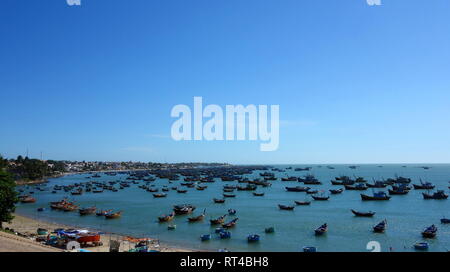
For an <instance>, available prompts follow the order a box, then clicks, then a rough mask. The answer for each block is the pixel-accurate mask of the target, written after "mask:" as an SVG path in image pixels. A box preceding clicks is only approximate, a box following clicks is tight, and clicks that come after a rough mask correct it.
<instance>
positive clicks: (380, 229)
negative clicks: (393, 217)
mask: <svg viewBox="0 0 450 272" xmlns="http://www.w3.org/2000/svg"><path fill="white" fill-rule="evenodd" d="M386 227H387V220H386V219H384V220H383V221H381V222H380V223H378V224H377V225H375V227H373V231H374V232H377V233H382V232H384V231H385V230H386Z"/></svg>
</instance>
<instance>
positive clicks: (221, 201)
mask: <svg viewBox="0 0 450 272" xmlns="http://www.w3.org/2000/svg"><path fill="white" fill-rule="evenodd" d="M213 201H214V203H225V199H219V198H214V199H213Z"/></svg>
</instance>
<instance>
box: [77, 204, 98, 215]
mask: <svg viewBox="0 0 450 272" xmlns="http://www.w3.org/2000/svg"><path fill="white" fill-rule="evenodd" d="M96 210H97V208H96V207H95V206H94V207H89V208H84V209H79V210H78V212H79V213H80V215H89V214H94V213H95V211H96Z"/></svg>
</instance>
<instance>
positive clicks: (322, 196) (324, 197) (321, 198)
mask: <svg viewBox="0 0 450 272" xmlns="http://www.w3.org/2000/svg"><path fill="white" fill-rule="evenodd" d="M311 197H312V198H313V199H314V200H321V201H325V200H328V199H329V198H330V196H325V195H312V196H311Z"/></svg>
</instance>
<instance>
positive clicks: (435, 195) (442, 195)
mask: <svg viewBox="0 0 450 272" xmlns="http://www.w3.org/2000/svg"><path fill="white" fill-rule="evenodd" d="M422 195H423V198H424V199H440V200H442V199H447V198H448V195H447V194H445V192H444V191H443V190H438V191H437V192H435V193H433V194H428V193H422Z"/></svg>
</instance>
